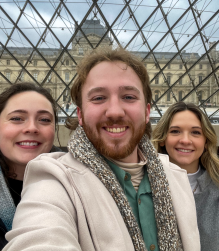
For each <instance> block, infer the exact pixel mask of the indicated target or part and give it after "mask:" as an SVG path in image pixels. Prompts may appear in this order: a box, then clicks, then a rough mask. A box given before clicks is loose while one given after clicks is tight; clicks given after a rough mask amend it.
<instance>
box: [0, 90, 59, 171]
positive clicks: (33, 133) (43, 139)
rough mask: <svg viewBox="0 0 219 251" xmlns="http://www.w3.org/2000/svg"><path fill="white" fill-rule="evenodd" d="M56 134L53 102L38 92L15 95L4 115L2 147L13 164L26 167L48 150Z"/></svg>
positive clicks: (0, 135)
mask: <svg viewBox="0 0 219 251" xmlns="http://www.w3.org/2000/svg"><path fill="white" fill-rule="evenodd" d="M54 135H55V117H54V112H53V109H52V105H51V103H50V102H49V100H47V99H46V98H45V97H44V96H43V95H41V94H39V93H37V92H34V91H28V92H22V93H19V94H16V95H14V96H12V97H11V98H10V99H9V100H8V102H7V104H6V106H5V108H4V110H3V111H2V113H1V114H0V150H1V152H2V154H3V155H4V156H5V157H6V161H7V164H8V165H9V167H15V168H17V167H19V166H26V164H27V162H28V161H30V160H32V159H34V158H35V157H37V156H38V155H39V154H41V153H48V152H49V151H50V149H51V148H52V145H53V140H54Z"/></svg>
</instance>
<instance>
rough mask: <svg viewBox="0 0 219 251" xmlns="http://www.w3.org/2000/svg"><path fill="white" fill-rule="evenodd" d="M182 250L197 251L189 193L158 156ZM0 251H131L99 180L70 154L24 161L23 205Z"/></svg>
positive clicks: (178, 173) (183, 178) (182, 174)
mask: <svg viewBox="0 0 219 251" xmlns="http://www.w3.org/2000/svg"><path fill="white" fill-rule="evenodd" d="M161 160H162V162H163V165H164V168H165V172H166V174H167V178H168V180H169V185H170V189H171V194H172V199H173V206H174V209H175V212H176V216H177V221H178V227H179V231H180V234H181V238H182V242H183V247H184V250H185V251H191V250H192V251H199V250H200V244H199V233H198V228H197V222H196V210H195V202H194V198H193V194H192V192H191V188H190V185H189V181H188V178H187V174H186V171H184V170H182V169H181V168H179V167H178V166H176V165H174V164H171V163H169V158H168V156H167V155H161ZM6 238H7V240H8V241H10V242H9V244H8V245H7V246H6V247H5V248H4V249H3V250H4V251H6V250H8V251H18V250H19V251H22V250H25V251H50V250H51V251H76V250H77V251H79V250H83V251H134V247H133V244H132V241H131V238H130V236H129V233H128V230H127V228H126V226H125V223H124V221H123V219H122V216H121V214H120V212H119V210H118V208H117V205H116V204H115V202H114V200H113V198H112V197H111V195H110V193H109V192H108V191H107V189H106V188H105V187H104V185H103V184H102V183H101V182H100V181H99V179H98V178H97V177H96V176H95V175H94V174H93V173H92V172H91V171H90V169H88V168H87V167H86V166H84V165H82V164H81V163H80V162H78V161H77V160H75V159H74V158H73V157H72V156H71V154H70V153H67V154H64V153H51V154H42V155H40V156H39V157H37V158H36V159H34V160H32V161H30V162H29V164H28V166H27V168H26V173H25V181H24V188H23V192H22V201H21V203H20V204H19V205H18V207H17V211H16V214H15V218H14V222H13V230H12V231H10V232H9V233H7V235H6Z"/></svg>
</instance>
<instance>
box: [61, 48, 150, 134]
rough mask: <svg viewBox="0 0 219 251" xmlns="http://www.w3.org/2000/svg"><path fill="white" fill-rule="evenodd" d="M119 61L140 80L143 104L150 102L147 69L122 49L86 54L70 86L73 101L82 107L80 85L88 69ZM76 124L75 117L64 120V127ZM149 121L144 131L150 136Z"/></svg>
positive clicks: (70, 127)
mask: <svg viewBox="0 0 219 251" xmlns="http://www.w3.org/2000/svg"><path fill="white" fill-rule="evenodd" d="M115 61H121V62H123V63H125V64H126V65H127V66H129V67H131V68H132V69H133V70H134V71H135V73H136V74H137V75H138V77H139V79H140V80H141V83H142V87H143V93H144V98H145V103H146V104H145V105H147V104H151V101H152V92H151V88H150V82H149V76H148V73H147V70H146V68H145V66H144V64H143V62H142V61H141V59H140V58H138V57H137V56H135V55H134V54H132V53H130V52H128V51H126V50H124V49H122V48H118V49H115V50H113V49H106V48H104V49H97V50H94V51H93V52H92V53H91V54H90V55H86V56H85V57H84V58H83V59H82V61H81V62H80V64H79V65H78V68H77V77H76V79H75V81H74V83H73V86H72V88H71V98H72V101H73V103H74V104H75V105H76V106H78V107H79V108H80V109H82V87H83V85H84V84H85V82H86V79H87V76H88V74H89V72H90V70H91V69H92V68H93V67H94V66H96V65H97V64H99V63H101V62H115ZM77 125H78V120H77V119H76V118H68V119H67V120H66V127H67V128H69V129H71V130H75V129H76V127H77ZM151 131H152V130H151V123H150V122H148V123H147V126H146V131H145V133H146V134H147V135H148V136H149V138H150V137H151Z"/></svg>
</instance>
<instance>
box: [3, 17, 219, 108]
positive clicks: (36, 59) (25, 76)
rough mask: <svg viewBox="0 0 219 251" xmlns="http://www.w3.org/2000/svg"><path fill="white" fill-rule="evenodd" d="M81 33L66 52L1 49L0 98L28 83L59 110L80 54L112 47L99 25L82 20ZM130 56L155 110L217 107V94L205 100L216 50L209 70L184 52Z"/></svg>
mask: <svg viewBox="0 0 219 251" xmlns="http://www.w3.org/2000/svg"><path fill="white" fill-rule="evenodd" d="M81 30H82V31H80V30H79V31H78V32H77V30H76V32H77V35H75V36H74V37H73V39H72V43H71V46H69V47H68V48H64V49H63V48H38V49H37V50H34V49H33V48H27V47H7V48H2V47H0V92H2V91H3V90H5V89H6V88H8V87H9V86H10V84H14V83H19V82H32V83H36V84H41V85H43V87H44V88H46V89H47V90H49V91H50V93H51V94H52V95H53V97H54V98H55V99H56V100H57V102H58V103H59V105H60V106H61V105H63V103H64V104H66V103H67V102H70V92H69V88H70V87H71V85H72V82H73V81H74V78H75V74H76V66H77V64H78V62H79V61H80V60H81V59H82V58H83V56H84V54H85V53H90V51H91V50H92V49H93V48H95V47H96V46H97V45H98V47H99V46H100V47H109V46H113V40H112V39H111V38H110V37H109V36H108V31H107V29H106V28H105V27H103V26H102V25H101V24H100V21H99V20H86V21H85V23H84V24H83V26H82V27H81ZM211 46H214V44H211ZM132 53H134V54H136V55H138V56H139V57H141V58H142V60H143V62H144V64H145V67H146V68H147V70H148V73H149V76H150V80H151V88H152V92H153V100H154V102H156V103H157V105H158V106H161V107H162V106H169V105H171V104H172V103H174V102H175V101H178V100H182V99H183V98H185V97H186V99H185V101H186V102H193V103H195V104H200V103H201V102H203V101H205V100H206V102H205V105H206V106H219V92H218V93H216V94H215V95H213V96H212V97H211V98H210V99H208V97H209V96H211V95H212V94H213V93H214V92H217V90H218V85H217V83H216V80H215V76H216V75H214V74H211V72H212V67H213V69H214V68H215V67H217V66H218V52H217V51H216V49H214V48H213V49H212V50H211V52H210V57H211V58H212V59H213V65H210V64H209V60H208V58H207V57H206V56H202V55H199V54H198V53H187V52H186V51H182V52H181V53H180V54H178V55H177V56H176V57H175V54H176V53H175V52H154V53H151V54H149V53H148V52H143V51H142V52H139V51H138V52H136V51H133V52H132ZM174 57H175V58H174ZM173 58H174V59H173ZM190 68H191V70H189V69H190ZM187 72H188V73H187ZM209 75H210V77H207V76H209ZM172 85H173V86H172ZM170 86H172V88H171V89H169V87H170ZM168 89H169V90H168ZM191 90H194V91H193V92H191Z"/></svg>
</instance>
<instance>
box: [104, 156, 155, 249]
mask: <svg viewBox="0 0 219 251" xmlns="http://www.w3.org/2000/svg"><path fill="white" fill-rule="evenodd" d="M106 161H107V163H108V165H109V166H110V168H111V169H112V171H113V172H114V174H115V175H116V177H117V179H118V181H119V183H120V185H121V187H122V188H123V190H124V193H125V195H126V197H127V199H128V201H129V204H130V206H131V208H132V211H133V213H134V215H135V218H136V220H137V222H138V225H139V228H140V230H141V233H142V236H143V239H144V242H145V244H146V247H147V249H148V251H150V250H154V251H159V248H158V242H157V226H156V221H155V215H154V204H153V200H152V192H151V186H150V182H149V179H148V173H147V169H146V166H144V176H143V179H142V181H141V183H140V185H139V188H138V192H136V191H135V189H134V187H133V185H132V182H131V175H130V173H128V172H125V171H124V170H122V169H121V168H120V167H118V166H117V165H116V164H115V163H113V162H111V161H109V160H108V159H106Z"/></svg>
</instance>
